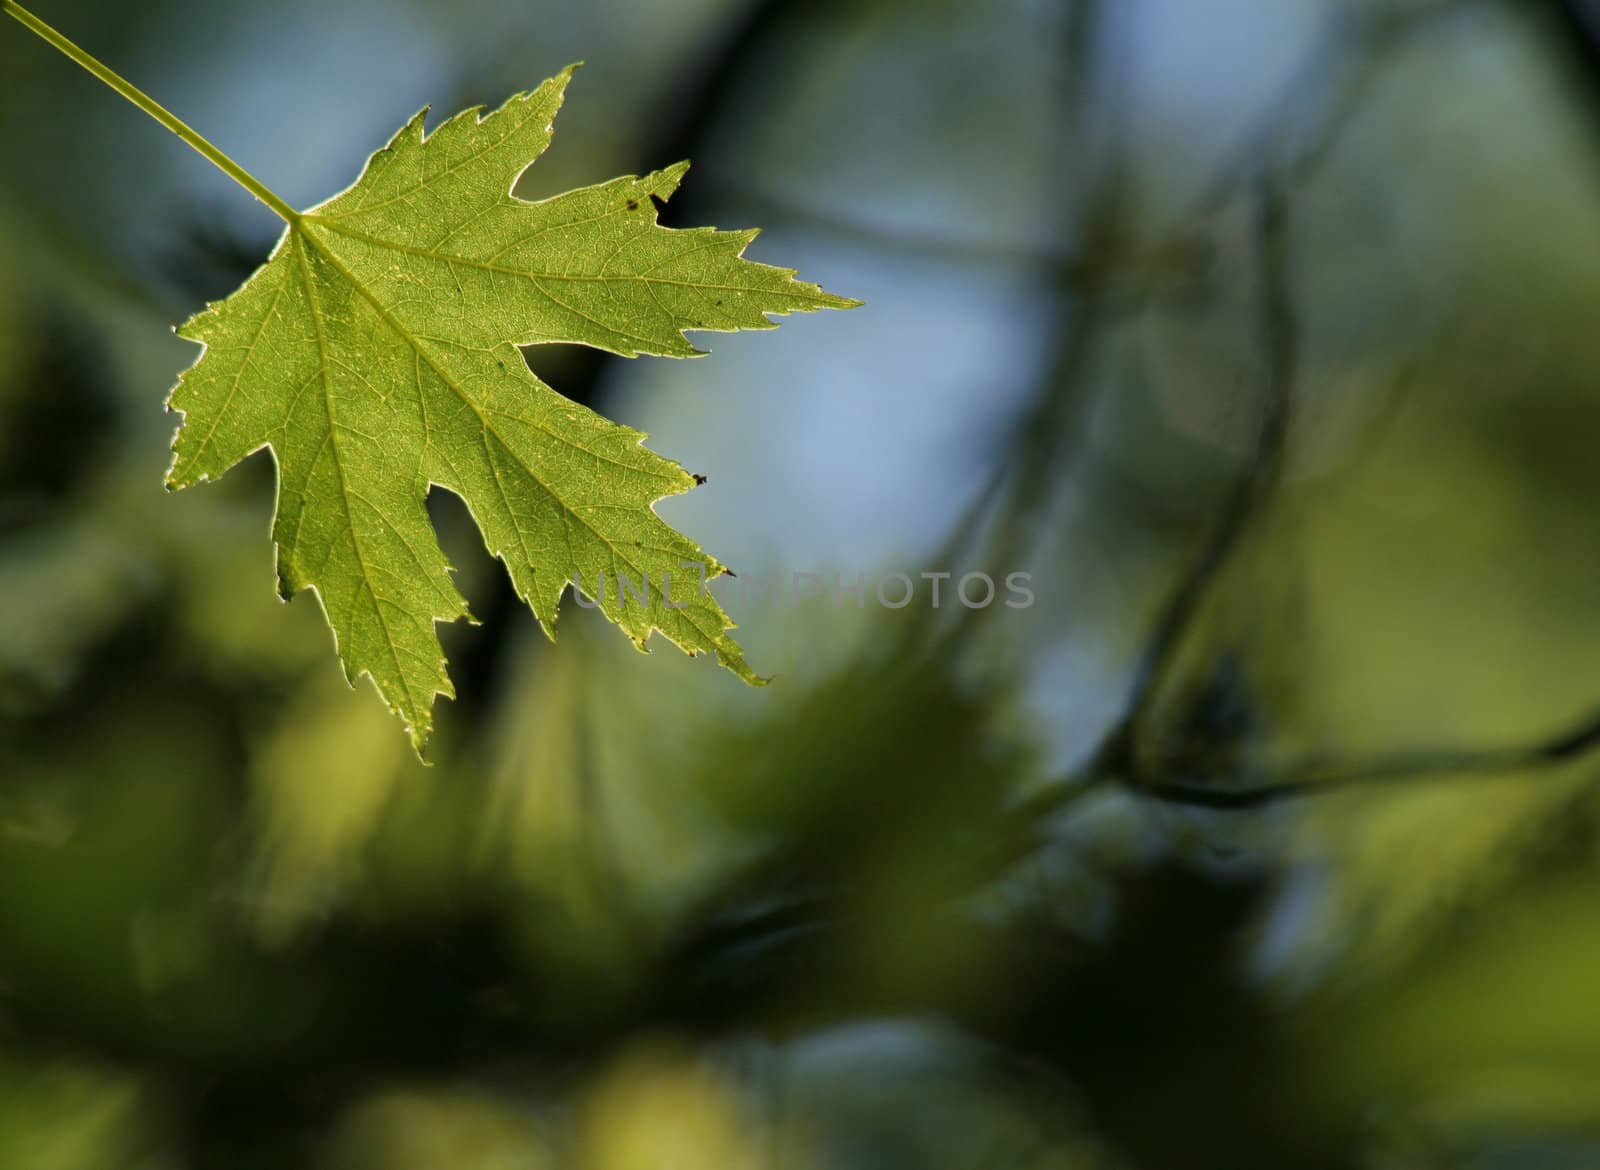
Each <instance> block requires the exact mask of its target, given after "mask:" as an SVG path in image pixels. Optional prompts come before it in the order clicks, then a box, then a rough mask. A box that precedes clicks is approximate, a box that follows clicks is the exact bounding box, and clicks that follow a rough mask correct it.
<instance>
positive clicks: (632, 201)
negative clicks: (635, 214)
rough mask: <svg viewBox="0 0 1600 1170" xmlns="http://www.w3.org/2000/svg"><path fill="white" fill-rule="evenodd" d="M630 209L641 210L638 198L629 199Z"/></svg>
mask: <svg viewBox="0 0 1600 1170" xmlns="http://www.w3.org/2000/svg"><path fill="white" fill-rule="evenodd" d="M628 210H629V211H638V210H639V201H638V200H637V199H630V200H628Z"/></svg>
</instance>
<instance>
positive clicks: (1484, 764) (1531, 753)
mask: <svg viewBox="0 0 1600 1170" xmlns="http://www.w3.org/2000/svg"><path fill="white" fill-rule="evenodd" d="M1596 747H1600V712H1593V713H1591V714H1589V715H1587V716H1585V718H1584V719H1583V720H1582V722H1580V723H1578V724H1576V725H1575V726H1573V727H1569V728H1567V729H1565V730H1563V731H1560V732H1557V733H1556V734H1555V735H1553V736H1550V737H1548V738H1545V739H1539V740H1535V741H1534V742H1532V743H1528V744H1519V745H1514V746H1511V747H1503V748H1489V749H1485V750H1481V751H1474V750H1472V749H1461V748H1442V749H1438V750H1434V751H1415V752H1402V753H1399V754H1397V755H1394V756H1390V757H1387V758H1384V759H1377V760H1370V761H1366V762H1363V763H1355V764H1311V765H1308V766H1306V767H1305V768H1304V769H1303V770H1302V771H1300V772H1299V773H1298V774H1295V773H1291V774H1289V775H1286V776H1281V777H1278V778H1276V779H1271V780H1266V781H1263V782H1261V783H1259V784H1252V785H1250V786H1248V787H1244V788H1212V787H1207V786H1202V785H1194V784H1151V785H1145V786H1143V787H1141V788H1140V789H1139V794H1140V795H1141V796H1147V797H1150V798H1151V799H1154V800H1159V801H1161V802H1163V803H1165V804H1180V805H1186V806H1188V807H1191V808H1209V809H1219V810H1243V809H1256V808H1266V807H1268V806H1271V805H1276V804H1282V803H1284V802H1286V801H1293V800H1301V799H1304V798H1307V797H1313V796H1325V795H1328V794H1331V793H1335V792H1343V791H1347V790H1349V789H1352V788H1359V787H1362V786H1363V785H1368V784H1381V783H1393V782H1397V781H1426V780H1434V779H1439V778H1441V777H1450V778H1451V779H1459V778H1462V777H1467V776H1478V777H1483V778H1489V777H1494V776H1503V775H1505V774H1506V773H1509V772H1517V771H1522V770H1531V769H1540V768H1553V767H1557V766H1559V765H1561V764H1566V763H1570V762H1571V761H1573V760H1575V759H1577V758H1578V757H1580V756H1582V755H1584V754H1585V753H1587V752H1590V751H1592V750H1594V749H1595V748H1596Z"/></svg>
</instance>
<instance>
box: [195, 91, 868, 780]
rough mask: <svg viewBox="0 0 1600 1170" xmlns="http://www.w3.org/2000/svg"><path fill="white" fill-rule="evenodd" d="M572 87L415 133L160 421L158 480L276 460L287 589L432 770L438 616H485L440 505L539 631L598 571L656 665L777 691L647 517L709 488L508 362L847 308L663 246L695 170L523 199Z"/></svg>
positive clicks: (254, 282) (293, 232)
mask: <svg viewBox="0 0 1600 1170" xmlns="http://www.w3.org/2000/svg"><path fill="white" fill-rule="evenodd" d="M571 75H572V70H571V69H568V70H567V71H566V72H564V73H562V74H561V75H560V76H559V77H555V78H552V79H551V80H549V81H547V82H545V83H544V84H543V85H542V86H540V87H539V88H538V89H536V90H534V91H533V92H532V93H527V94H520V95H518V96H516V97H513V98H512V99H511V100H510V101H508V102H507V103H506V104H505V105H504V106H502V107H501V108H500V109H499V110H497V111H495V112H494V113H492V114H488V115H487V116H483V115H482V113H481V107H480V108H476V109H471V110H467V111H465V112H463V113H461V114H458V115H457V116H455V117H454V118H451V119H450V120H449V121H447V122H445V123H444V124H443V125H441V126H440V127H439V128H438V129H436V130H434V131H433V133H431V134H429V135H427V136H426V137H424V135H423V116H424V114H426V112H427V111H426V110H424V111H423V112H422V113H419V114H418V115H417V116H416V117H414V118H412V119H411V121H410V122H408V123H406V125H405V127H404V128H402V129H401V131H400V132H399V133H398V134H396V135H395V137H394V139H393V140H392V141H391V142H390V143H389V145H388V146H386V147H384V148H383V149H382V150H380V151H379V152H378V153H377V154H375V155H373V156H372V158H371V159H370V160H368V162H367V165H366V168H365V170H364V171H363V173H362V175H361V177H360V178H359V179H358V180H357V181H356V182H355V184H354V185H353V186H352V187H350V188H349V189H348V190H347V191H345V192H344V193H343V194H341V195H338V196H336V197H335V198H333V199H331V200H329V201H328V202H326V203H323V204H321V205H320V206H318V207H316V208H314V209H313V210H311V211H308V212H305V213H303V214H300V215H297V216H294V217H293V219H292V220H291V222H290V225H289V227H288V229H287V230H286V231H285V232H284V235H283V238H282V239H281V240H280V241H279V242H278V245H277V247H276V248H275V249H274V250H273V252H272V256H271V258H270V259H269V260H268V262H267V263H266V264H265V265H264V266H263V267H262V268H261V269H260V270H259V271H257V272H256V273H255V275H253V276H252V277H251V278H250V279H249V280H248V281H247V282H246V283H245V284H244V286H243V287H242V288H240V289H239V290H238V291H237V292H235V293H234V294H233V295H232V296H230V297H228V298H227V299H226V300H224V301H220V302H218V303H216V304H213V305H210V306H208V307H207V308H206V309H205V310H204V311H203V312H201V313H199V314H197V315H196V316H195V317H193V318H192V319H190V320H189V321H188V322H186V323H185V324H184V325H183V326H181V327H180V328H179V330H178V334H179V336H181V337H185V338H188V339H190V340H192V341H198V342H201V343H203V345H204V347H205V348H204V352H203V353H202V354H201V356H200V358H199V360H198V361H196V362H195V364H194V365H193V366H192V367H191V368H190V369H188V370H187V371H185V372H184V374H183V375H182V376H181V377H180V379H179V381H178V384H177V386H176V387H175V388H174V389H173V392H172V396H171V398H170V400H169V405H170V406H171V407H172V408H173V409H174V410H177V411H181V412H182V414H183V416H184V418H183V423H182V425H181V426H180V428H179V430H178V434H177V438H176V440H175V442H174V444H173V450H174V453H175V458H174V460H173V464H172V469H171V471H170V472H169V473H168V475H167V483H168V485H169V486H170V487H174V488H179V487H185V486H188V485H190V484H193V483H197V482H199V481H201V480H205V479H210V478H215V477H217V476H220V475H221V474H222V473H223V472H225V471H226V470H227V469H228V468H229V467H231V466H232V465H233V464H235V463H237V462H238V461H239V460H241V459H243V458H244V457H245V456H247V455H249V454H251V453H252V452H254V451H257V450H259V449H260V448H262V447H268V448H270V449H271V450H272V453H273V456H274V458H275V459H276V461H277V467H278V508H277V515H276V517H275V519H274V521H273V538H274V540H275V541H276V543H277V550H278V579H279V592H280V594H281V595H282V596H284V597H285V598H288V597H290V596H292V595H293V594H294V593H295V592H297V591H299V590H302V589H313V590H315V591H316V593H317V595H318V597H319V598H320V599H321V603H322V608H323V611H324V612H325V613H326V615H327V618H328V623H329V625H330V626H331V627H332V628H333V633H334V639H335V643H336V645H337V647H338V651H339V655H340V657H341V658H342V660H343V662H344V667H345V674H346V677H347V678H349V679H350V680H351V681H352V682H353V681H354V680H355V679H356V678H357V677H359V676H360V675H362V674H366V675H369V676H371V678H372V680H373V682H374V683H376V684H377V687H378V690H379V692H380V693H381V694H382V695H383V697H384V699H385V701H387V702H388V704H389V705H390V707H391V708H392V709H393V710H394V711H395V713H396V714H398V715H399V716H400V717H401V718H402V719H403V720H404V721H405V723H406V726H407V728H408V730H409V732H410V735H411V738H412V742H413V744H414V745H415V746H416V747H417V748H418V750H420V749H421V748H422V746H423V744H424V743H425V741H426V740H427V737H428V734H429V731H430V728H431V725H432V714H431V712H432V707H433V700H434V696H435V695H439V694H443V695H446V696H449V695H452V694H453V692H452V689H451V685H450V679H449V676H448V674H447V673H446V670H445V660H444V654H443V652H442V650H441V649H440V646H439V642H438V638H437V636H436V634H435V632H434V623H435V622H438V621H451V620H455V619H458V618H463V617H469V616H470V615H468V612H467V606H466V602H465V600H464V599H463V598H462V597H461V595H460V594H459V593H458V592H457V591H456V589H455V587H454V586H453V585H452V583H451V580H450V566H449V564H448V562H447V561H446V559H445V557H444V554H443V552H442V551H441V550H440V548H439V546H438V543H437V541H436V539H435V536H434V532H433V530H432V528H431V526H430V524H429V521H428V516H427V512H426V510H425V508H424V500H425V497H426V496H427V494H428V491H429V488H430V485H434V484H437V485H439V486H441V487H444V488H447V489H448V490H450V491H452V492H454V493H455V494H457V495H458V496H460V497H461V498H462V499H463V500H464V501H465V502H466V504H467V507H468V508H469V509H470V510H471V513H472V516H473V518H474V519H475V521H476V522H477V524H478V527H479V528H480V529H481V531H482V533H483V537H484V541H485V543H486V544H487V546H488V548H489V551H490V552H491V553H492V554H493V555H495V556H497V557H499V558H500V559H501V560H503V561H504V562H505V564H506V567H507V569H508V570H509V571H510V574H511V580H512V582H513V584H514V585H515V587H516V590H517V593H518V594H519V595H520V596H521V597H522V598H523V599H524V600H525V601H526V602H527V603H528V605H529V606H531V607H532V609H533V612H534V613H535V614H536V615H537V616H538V619H539V621H540V623H541V624H542V625H543V627H544V629H545V630H546V632H547V633H550V634H551V635H552V636H554V629H555V620H556V610H557V606H558V604H559V602H560V598H561V595H562V593H563V591H564V590H565V589H566V587H567V585H568V584H569V583H570V582H573V581H575V580H576V581H579V582H581V583H582V584H583V588H584V592H585V593H586V594H588V595H589V596H593V595H594V594H595V592H597V585H598V583H599V581H600V580H601V576H600V575H601V574H604V579H605V582H606V584H607V588H606V589H605V591H604V594H603V597H602V601H601V608H602V609H603V611H604V612H605V614H606V616H607V617H609V618H610V619H611V620H612V621H613V622H615V623H616V624H617V625H619V626H620V627H621V628H622V629H623V631H624V632H626V633H627V635H628V636H629V637H630V638H632V639H633V640H634V642H635V643H637V644H638V645H639V646H640V647H641V648H643V647H644V645H645V642H646V640H647V639H648V638H649V636H650V634H651V632H652V631H654V630H659V631H661V632H662V633H663V634H664V635H665V636H666V637H667V638H669V639H670V640H671V641H673V642H675V643H676V644H677V645H679V646H680V647H682V648H683V649H684V650H686V651H688V652H689V653H690V654H695V653H700V652H710V653H713V654H715V655H716V656H717V658H718V659H719V660H720V661H721V662H722V663H723V664H724V665H726V666H727V667H728V668H729V669H731V670H732V671H733V672H734V673H735V674H737V675H738V676H739V677H740V678H743V679H745V680H746V681H748V682H752V683H758V682H760V681H761V680H760V679H758V678H757V676H756V675H755V674H754V672H752V671H751V669H750V667H749V666H748V665H746V663H745V660H744V657H743V655H742V654H741V652H740V650H739V647H738V645H737V644H736V643H735V642H734V640H733V639H732V638H731V637H730V636H729V634H728V631H729V630H731V629H732V628H733V623H732V622H731V620H730V619H729V618H728V615H727V614H726V613H725V612H724V611H723V610H722V608H721V606H720V605H718V604H717V602H716V600H715V599H714V598H713V597H712V596H711V595H710V592H709V591H708V590H706V589H704V587H703V578H702V577H701V575H700V570H698V569H697V568H695V567H694V563H696V562H698V563H701V564H704V565H705V566H706V568H705V572H706V574H707V575H709V576H715V575H717V574H718V573H721V572H722V571H723V567H722V566H721V565H720V564H718V563H717V562H716V561H715V560H714V559H712V558H711V557H709V556H708V555H707V554H706V553H704V552H703V551H702V550H701V549H700V548H699V547H698V546H697V545H696V544H694V543H693V542H692V541H690V540H688V539H687V538H686V537H684V536H682V535H680V534H679V533H678V532H676V531H674V530H673V529H672V528H671V527H669V526H668V525H667V524H666V523H665V522H663V521H662V520H661V519H660V518H659V517H658V516H657V515H656V514H655V512H654V510H653V508H652V505H653V504H654V503H655V501H657V500H660V499H662V498H663V497H666V496H671V495H676V494H678V493H681V492H685V491H688V490H689V489H690V488H691V487H693V486H694V484H695V480H694V478H693V477H691V476H690V475H688V474H687V473H685V472H684V470H683V469H682V468H681V467H679V466H678V465H677V464H676V463H673V462H671V461H669V460H667V459H664V458H662V457H661V456H659V455H656V454H655V453H653V452H651V451H649V450H647V449H646V448H645V447H644V446H642V441H643V439H644V437H645V436H644V435H643V434H641V433H640V432H638V431H635V430H630V429H628V428H627V427H623V426H619V425H617V424H616V423H613V422H610V421H608V420H606V419H604V418H602V417H600V416H599V415H597V414H595V413H593V412H592V411H589V410H587V409H585V408H584V407H582V406H579V405H578V404H576V403H574V402H572V401H571V400H569V399H566V398H563V397H562V396H561V395H560V394H558V393H556V392H555V391H554V390H552V389H551V388H550V387H548V386H546V385H545V384H544V383H543V382H541V381H540V380H539V379H538V378H536V377H534V375H533V374H532V373H531V372H530V371H529V370H528V368H527V366H526V364H525V363H524V361H523V358H522V354H521V352H520V351H519V350H518V349H517V347H518V346H520V345H532V344H539V343H549V342H577V343H581V344H584V345H591V346H595V347H597V348H599V349H603V350H608V351H610V352H612V353H617V354H622V355H624V356H627V357H635V356H638V355H639V354H658V355H665V356H670V357H691V356H695V355H696V354H698V352H699V351H698V350H696V349H695V348H694V347H693V346H692V345H690V344H689V342H688V341H687V340H686V339H685V337H684V331H685V330H689V329H706V330H716V331H722V332H730V331H734V330H740V329H769V328H773V327H774V325H773V323H772V322H771V321H770V320H769V319H768V316H767V315H768V314H787V313H789V312H793V311H796V310H799V311H806V312H810V311H814V310H817V309H822V308H834V309H843V308H850V307H852V306H854V305H855V304H857V302H855V301H851V300H847V299H845V298H842V297H836V296H832V295H830V294H828V293H825V292H823V291H822V290H821V289H819V288H817V287H816V286H815V285H811V284H804V283H802V282H800V281H797V280H795V279H794V274H793V272H791V271H789V270H787V269H780V268H772V267H768V266H766V265H762V264H756V263H753V262H751V261H748V260H744V259H742V258H741V257H742V253H743V251H744V249H745V247H746V246H747V245H748V244H749V243H750V241H751V240H752V239H754V238H755V236H756V232H754V231H739V232H724V231H717V230H714V229H710V228H701V229H694V230H689V231H679V230H673V229H668V228H663V227H662V226H660V224H658V223H657V222H656V205H655V200H657V199H662V200H664V199H666V198H667V197H668V196H670V195H671V194H672V193H673V191H674V190H675V189H676V188H677V186H678V183H679V181H680V180H681V179H682V177H683V174H684V172H685V170H687V164H679V165H677V166H674V167H669V168H667V169H666V170H663V171H657V172H656V173H655V174H652V175H647V176H645V177H644V178H635V177H627V178H621V179H615V180H613V181H611V182H609V183H603V184H600V185H599V186H595V187H586V188H582V189H580V190H576V191H571V192H568V193H567V194H564V195H559V196H556V197H554V198H551V199H546V200H543V201H540V202H537V203H532V202H527V201H524V200H521V199H517V198H515V197H513V196H512V195H511V189H512V187H513V185H514V184H515V182H516V181H517V179H518V177H519V176H520V175H521V174H522V172H523V171H524V170H525V169H527V167H528V166H529V165H531V164H532V162H533V160H534V159H536V158H537V157H538V156H539V154H540V153H542V152H543V150H544V149H545V147H546V146H547V145H548V144H549V142H550V137H551V123H552V119H553V118H554V117H555V114H556V111H557V109H558V108H559V107H560V105H561V101H562V97H563V94H564V93H565V90H566V87H567V82H568V81H569V79H570V78H571ZM619 577H625V578H627V580H628V582H629V588H626V589H624V588H620V587H619V585H618V579H619ZM664 583H665V585H666V592H665V593H664V592H663V584H664ZM641 586H643V587H644V588H643V589H641ZM642 592H643V593H645V596H641V593H642Z"/></svg>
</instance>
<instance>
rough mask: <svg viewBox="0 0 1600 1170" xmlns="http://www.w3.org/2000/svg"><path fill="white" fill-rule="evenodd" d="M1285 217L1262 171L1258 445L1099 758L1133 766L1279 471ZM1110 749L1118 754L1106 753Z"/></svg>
mask: <svg viewBox="0 0 1600 1170" xmlns="http://www.w3.org/2000/svg"><path fill="white" fill-rule="evenodd" d="M1286 220H1287V206H1286V202H1285V197H1284V192H1283V190H1282V189H1281V188H1280V186H1279V184H1278V182H1277V180H1276V179H1275V178H1273V177H1270V176H1269V177H1265V178H1263V179H1262V181H1261V184H1260V187H1259V192H1258V195H1257V206H1256V239H1257V246H1256V253H1257V257H1258V262H1259V275H1258V286H1259V289H1260V296H1261V304H1260V319H1261V342H1262V351H1263V354H1264V358H1265V367H1266V370H1265V388H1264V393H1263V398H1262V404H1261V417H1260V423H1259V426H1258V429H1257V434H1256V443H1255V450H1254V453H1253V455H1252V457H1251V460H1250V465H1249V467H1248V468H1247V469H1246V471H1245V474H1244V475H1243V476H1242V477H1241V479H1240V480H1239V483H1238V484H1237V485H1236V486H1235V488H1234V490H1233V492H1232V494H1231V495H1230V496H1229V498H1228V500H1227V501H1226V503H1225V504H1224V506H1223V509H1222V514H1221V516H1220V517H1219V519H1218V521H1217V523H1216V525H1215V526H1214V527H1213V529H1212V531H1211V535H1210V537H1209V538H1208V539H1207V541H1206V544H1205V546H1204V548H1202V549H1201V551H1200V555H1199V556H1198V557H1196V558H1195V561H1194V563H1193V564H1192V565H1191V566H1190V567H1189V570H1188V571H1187V572H1186V573H1185V574H1184V575H1183V577H1182V578H1180V579H1179V581H1178V582H1177V584H1176V585H1175V586H1174V588H1173V590H1172V592H1171V593H1170V594H1169V595H1168V597H1167V600H1166V603H1165V604H1164V605H1163V606H1162V608H1161V611H1160V613H1159V615H1158V617H1157V619H1156V623H1155V626H1154V628H1153V630H1152V633H1151V636H1150V639H1149V641H1148V643H1147V644H1146V646H1145V650H1144V653H1143V655H1142V656H1141V658H1140V661H1139V664H1138V666H1137V668H1136V669H1135V671H1134V677H1133V682H1132V684H1131V686H1130V688H1129V692H1128V698H1127V702H1126V703H1125V705H1124V708H1123V709H1124V712H1125V714H1124V716H1123V718H1122V720H1121V722H1120V724H1119V725H1118V727H1117V728H1116V729H1115V730H1114V731H1113V733H1112V736H1111V737H1110V738H1109V739H1108V742H1107V747H1106V749H1104V750H1103V752H1102V755H1101V762H1102V763H1105V764H1108V765H1110V766H1114V767H1117V768H1120V769H1121V770H1123V771H1124V772H1127V771H1129V770H1130V768H1131V766H1132V764H1133V762H1134V761H1133V759H1132V755H1133V748H1134V744H1135V742H1136V739H1137V736H1138V732H1139V729H1140V726H1141V724H1142V723H1143V721H1144V719H1145V718H1146V716H1147V715H1148V712H1149V708H1150V706H1151V703H1152V702H1153V700H1154V698H1155V696H1156V694H1157V693H1158V692H1159V691H1160V689H1161V687H1162V684H1163V683H1164V682H1165V681H1166V678H1167V676H1168V674H1169V673H1170V671H1171V669H1172V665H1173V662H1174V661H1175V660H1176V658H1177V653H1178V650H1179V648H1180V646H1181V644H1182V642H1183V639H1184V635H1185V634H1186V633H1187V632H1188V631H1189V628H1190V626H1191V625H1192V624H1193V622H1194V619H1195V617H1196V615H1197V614H1198V613H1199V611H1200V608H1201V606H1202V604H1203V603H1204V602H1205V600H1206V597H1207V596H1208V595H1209V594H1210V592H1211V589H1212V586H1213V585H1215V583H1216V581H1217V579H1218V577H1219V576H1220V575H1221V573H1222V570H1223V569H1224V567H1225V566H1226V565H1227V562H1228V560H1229V558H1230V557H1232V555H1233V553H1234V552H1235V550H1237V548H1238V547H1239V542H1240V540H1241V539H1242V538H1243V537H1244V535H1245V533H1246V531H1247V530H1248V529H1249V526H1250V523H1251V521H1252V520H1253V519H1254V518H1255V516H1256V515H1257V513H1258V512H1259V510H1260V506H1261V504H1262V502H1263V501H1264V500H1265V499H1266V498H1267V496H1268V495H1269V494H1270V493H1271V492H1272V490H1273V489H1274V488H1275V487H1276V486H1277V484H1278V481H1279V479H1280V478H1281V476H1282V472H1283V464H1284V457H1285V453H1286V450H1287V447H1288V439H1289V426H1290V418H1291V415H1292V409H1291V408H1292V404H1293V398H1294V382H1295V374H1296V366H1297V363H1298V351H1299V331H1298V327H1297V325H1296V322H1295V316H1294V310H1293V305H1292V298H1291V293H1290V289H1289V279H1288V271H1287V266H1288V257H1287V244H1286V240H1285V236H1286V230H1287V222H1286ZM1108 754H1109V755H1111V756H1114V757H1115V758H1114V759H1108V758H1107V756H1108Z"/></svg>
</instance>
